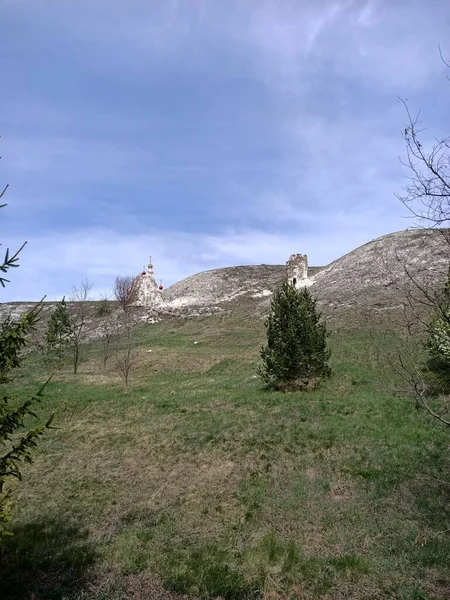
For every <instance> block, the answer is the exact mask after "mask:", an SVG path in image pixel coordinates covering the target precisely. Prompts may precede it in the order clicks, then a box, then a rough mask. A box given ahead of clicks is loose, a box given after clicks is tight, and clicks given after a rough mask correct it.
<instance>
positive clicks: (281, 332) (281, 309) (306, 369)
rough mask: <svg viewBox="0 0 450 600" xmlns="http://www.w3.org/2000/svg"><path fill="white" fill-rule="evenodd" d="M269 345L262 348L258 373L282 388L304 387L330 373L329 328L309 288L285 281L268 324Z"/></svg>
mask: <svg viewBox="0 0 450 600" xmlns="http://www.w3.org/2000/svg"><path fill="white" fill-rule="evenodd" d="M266 328H267V345H266V346H263V347H262V348H261V358H262V361H263V362H262V364H261V365H260V366H259V368H258V374H259V375H260V376H261V378H262V379H263V381H265V382H266V383H267V384H269V385H271V386H273V387H275V388H278V389H281V388H286V389H296V388H303V387H306V386H307V385H308V383H310V382H311V380H312V379H313V378H314V379H315V378H320V377H324V376H327V375H329V374H330V368H329V366H328V359H329V358H330V350H329V349H328V348H327V336H328V333H327V329H326V325H325V323H324V322H323V321H322V317H321V315H320V313H319V312H318V311H317V309H316V300H315V299H314V298H313V297H312V296H311V294H310V292H309V290H308V289H307V288H306V287H305V288H302V289H300V290H297V289H296V288H295V287H294V286H292V285H290V284H289V283H287V282H285V283H284V284H283V286H282V287H281V289H280V290H279V291H278V292H276V293H275V294H274V296H273V298H272V302H271V305H270V314H269V317H268V318H267V321H266Z"/></svg>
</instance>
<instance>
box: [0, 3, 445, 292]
mask: <svg viewBox="0 0 450 600" xmlns="http://www.w3.org/2000/svg"><path fill="white" fill-rule="evenodd" d="M0 22H1V24H2V34H1V37H0V72H1V87H2V90H1V95H0V108H1V110H0V133H1V134H2V138H1V140H0V155H1V156H2V160H1V162H0V184H6V183H9V185H10V188H9V190H8V192H7V198H6V200H7V202H8V206H7V207H6V208H3V209H2V213H1V216H2V221H1V222H2V223H3V226H2V238H1V241H2V244H3V247H5V246H10V247H11V248H15V247H16V246H17V245H20V244H21V243H22V241H24V240H27V241H28V245H27V247H26V249H25V250H24V252H23V255H22V259H21V267H20V268H19V269H17V270H15V271H14V272H13V273H11V284H10V285H9V286H8V287H7V289H6V290H4V291H3V292H2V297H1V300H2V301H6V300H21V299H38V298H40V297H41V296H43V295H44V294H47V297H48V298H49V299H58V298H60V297H61V296H62V295H63V294H65V293H67V292H68V291H69V290H70V288H71V286H72V285H73V284H78V283H80V282H81V280H82V279H83V278H85V277H88V278H89V279H90V280H92V281H93V282H94V284H95V291H96V294H97V295H98V294H101V293H103V292H105V290H107V289H108V288H110V287H111V285H112V283H113V281H114V278H115V276H116V275H117V274H133V273H135V272H137V271H139V270H140V269H141V268H142V266H143V265H144V263H145V262H147V260H148V255H149V254H152V256H153V262H154V264H155V271H156V275H157V278H158V279H160V278H161V279H162V280H163V283H164V285H166V286H167V285H170V284H171V283H174V282H175V281H177V280H179V279H181V278H182V277H185V276H187V275H190V274H192V273H195V272H199V271H202V270H206V269H211V268H215V267H220V266H228V265H237V264H261V263H282V262H285V261H286V260H287V258H288V256H289V255H290V254H291V253H293V252H302V253H307V254H308V256H309V259H310V264H312V265H321V264H326V263H328V262H330V261H331V260H334V259H336V258H338V257H339V256H341V255H342V254H344V253H346V252H348V251H350V250H352V249H353V248H355V247H356V246H358V245H360V244H362V243H365V242H367V241H370V240H371V239H373V238H375V237H378V236H380V235H383V234H386V233H390V232H392V231H396V230H398V229H404V228H406V227H408V226H410V225H411V223H410V222H409V221H408V220H405V218H403V217H402V215H404V214H405V213H404V209H403V207H402V205H401V204H400V203H399V202H398V200H396V198H395V195H394V194H395V192H399V191H400V190H401V187H402V186H403V185H404V183H405V179H404V177H405V172H404V170H403V168H402V166H401V164H400V162H399V158H398V157H399V156H402V155H404V144H403V141H402V138H401V130H402V128H403V125H404V123H405V114H404V109H403V107H402V105H401V103H400V102H399V100H398V96H401V97H403V98H407V99H408V102H409V105H410V107H411V109H412V110H413V111H415V110H417V109H419V108H420V109H421V111H422V118H423V122H424V124H426V127H427V130H426V133H425V136H426V137H427V139H430V140H432V139H433V137H434V136H439V135H443V134H449V133H450V131H449V130H450V116H449V113H448V100H449V98H450V83H449V81H448V80H447V78H446V77H447V75H448V73H446V69H445V66H444V65H443V63H442V62H441V60H440V58H439V51H438V45H439V44H440V45H441V46H442V51H443V53H444V55H446V56H448V55H450V43H449V42H448V39H449V31H450V3H449V2H448V0H434V1H433V3H429V2H425V1H424V0H368V1H366V0H353V1H352V0H341V1H338V2H335V1H331V0H330V1H328V0H226V1H225V0H152V1H149V0H127V1H126V2H125V1H124V0H121V1H119V0H95V2H94V1H92V0H60V1H58V2H56V1H52V0H2V1H1V2H0Z"/></svg>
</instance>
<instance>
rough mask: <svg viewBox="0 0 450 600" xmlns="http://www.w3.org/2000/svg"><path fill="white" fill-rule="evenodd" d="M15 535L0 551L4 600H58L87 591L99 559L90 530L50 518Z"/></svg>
mask: <svg viewBox="0 0 450 600" xmlns="http://www.w3.org/2000/svg"><path fill="white" fill-rule="evenodd" d="M12 533H13V535H12V536H11V537H8V538H6V539H5V541H4V543H3V546H2V548H1V550H0V571H1V593H0V596H1V598H2V600H19V599H20V600H26V599H31V598H36V600H40V599H44V598H45V600H53V599H54V600H57V599H62V598H70V597H73V596H74V595H76V594H78V593H81V592H82V591H83V589H84V588H85V587H86V584H87V571H88V568H89V566H90V565H92V564H93V563H94V561H95V559H96V554H95V552H94V550H93V549H92V546H91V544H90V542H89V541H88V539H87V538H88V534H87V532H86V531H82V530H80V529H79V528H78V527H76V526H74V525H72V524H68V523H67V522H65V521H63V520H58V519H48V520H46V521H44V520H40V521H34V522H30V523H27V524H25V525H22V526H18V527H16V528H14V529H13V530H12Z"/></svg>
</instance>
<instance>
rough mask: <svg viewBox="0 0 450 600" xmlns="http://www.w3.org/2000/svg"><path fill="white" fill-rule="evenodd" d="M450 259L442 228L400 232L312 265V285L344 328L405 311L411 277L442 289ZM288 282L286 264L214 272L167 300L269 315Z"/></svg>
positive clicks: (179, 286)
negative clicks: (247, 307) (251, 305)
mask: <svg viewBox="0 0 450 600" xmlns="http://www.w3.org/2000/svg"><path fill="white" fill-rule="evenodd" d="M449 260H450V247H449V245H448V244H447V243H446V242H445V240H444V238H443V235H442V231H441V230H424V229H417V230H409V231H399V232H395V233H391V234H388V235H385V236H382V237H380V238H377V239H375V240H373V241H371V242H368V243H367V244H364V245H363V246H360V247H359V248H356V249H355V250H353V251H352V252H349V253H348V254H346V255H345V256H343V257H341V258H339V259H338V260H336V261H334V262H333V263H331V264H330V265H328V266H326V267H310V268H309V269H308V280H309V282H308V283H309V284H310V289H311V292H312V293H313V295H314V296H315V297H316V298H317V300H318V303H319V306H320V308H321V310H322V311H323V312H324V313H325V314H326V315H328V316H329V318H330V319H331V321H333V322H335V323H336V324H338V325H341V324H348V323H350V324H354V325H360V324H361V322H362V321H367V320H368V319H372V320H376V321H379V320H382V321H386V320H391V319H392V318H393V316H392V315H394V313H395V312H396V311H397V312H401V311H402V306H403V304H404V302H405V294H406V293H407V291H406V290H407V289H410V288H411V281H410V277H412V278H413V279H414V280H415V281H417V282H420V284H421V285H424V286H426V287H430V289H437V288H439V287H440V286H441V285H442V283H443V282H444V281H445V277H446V274H447V269H448V264H449ZM284 278H285V267H284V265H260V266H241V267H228V268H224V269H214V270H212V271H205V272H202V273H198V274H196V275H192V276H190V277H187V278H186V279H183V280H182V281H180V282H178V283H176V284H175V285H173V286H171V287H170V288H168V289H167V290H166V291H165V294H164V296H165V301H166V303H167V307H168V308H169V309H170V308H172V309H175V310H179V311H183V310H189V309H193V308H194V307H206V306H208V307H214V306H225V305H229V303H230V302H232V303H235V302H239V301H240V300H241V301H242V300H243V299H246V300H250V299H253V300H254V302H255V312H257V313H265V312H266V311H267V307H268V304H269V302H270V296H271V295H272V293H273V291H274V290H276V289H277V287H279V285H280V284H281V282H282V281H283V280H284ZM412 287H414V286H412ZM416 295H417V294H416Z"/></svg>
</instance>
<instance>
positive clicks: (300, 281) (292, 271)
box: [286, 254, 308, 288]
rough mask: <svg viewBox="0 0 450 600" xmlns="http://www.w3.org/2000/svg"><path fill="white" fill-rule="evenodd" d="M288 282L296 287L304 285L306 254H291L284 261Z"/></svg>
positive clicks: (306, 270)
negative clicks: (285, 261)
mask: <svg viewBox="0 0 450 600" xmlns="http://www.w3.org/2000/svg"><path fill="white" fill-rule="evenodd" d="M286 272H287V277H288V282H289V283H290V284H291V285H293V286H294V287H296V288H301V287H304V286H305V285H306V283H307V280H308V257H307V256H306V254H291V256H290V257H289V260H288V261H287V263H286Z"/></svg>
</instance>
